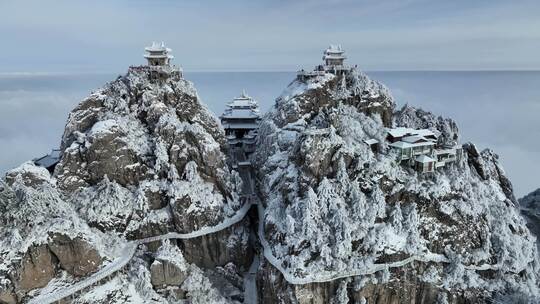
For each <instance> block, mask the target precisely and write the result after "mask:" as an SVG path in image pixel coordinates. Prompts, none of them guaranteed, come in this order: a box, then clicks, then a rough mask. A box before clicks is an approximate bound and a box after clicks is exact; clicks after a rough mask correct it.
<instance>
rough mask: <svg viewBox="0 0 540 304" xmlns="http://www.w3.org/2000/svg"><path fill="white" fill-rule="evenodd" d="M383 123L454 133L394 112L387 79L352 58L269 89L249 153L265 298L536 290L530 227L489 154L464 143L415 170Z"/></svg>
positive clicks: (452, 296) (379, 299) (420, 297)
mask: <svg viewBox="0 0 540 304" xmlns="http://www.w3.org/2000/svg"><path fill="white" fill-rule="evenodd" d="M358 88H363V89H358ZM392 123H393V124H394V126H405V127H413V128H430V129H432V130H433V131H435V132H437V133H438V134H440V135H441V136H440V137H439V138H440V141H441V144H452V143H456V142H457V140H458V138H459V133H458V128H457V125H456V124H455V122H453V121H452V120H449V119H444V118H441V117H436V116H434V115H433V114H431V113H429V112H425V111H423V110H419V109H414V108H412V107H404V108H403V109H401V110H400V111H397V112H394V102H393V100H392V98H391V96H390V94H389V93H388V91H387V90H386V89H385V88H384V87H383V86H382V85H379V84H377V83H376V82H374V81H372V80H369V78H367V77H366V76H365V75H363V74H360V73H357V72H355V71H352V72H351V73H349V74H347V75H346V76H334V75H331V74H326V76H318V77H316V78H312V79H310V80H308V81H307V82H303V83H302V82H299V81H295V82H293V83H292V84H291V85H290V86H289V87H288V88H287V89H286V90H285V92H284V93H283V95H282V96H281V97H280V98H278V99H277V101H276V105H275V106H274V108H273V109H271V111H270V113H268V114H267V115H266V116H265V119H264V121H263V122H262V124H261V129H260V136H259V147H260V148H259V150H258V152H257V155H256V157H255V160H256V164H257V167H258V168H257V169H258V172H259V180H260V184H259V186H260V190H261V193H262V201H263V202H264V204H265V205H266V210H265V213H264V218H263V219H261V220H262V221H264V234H265V238H266V240H267V241H268V245H269V247H270V248H269V252H270V254H271V255H272V256H274V257H275V261H274V263H265V264H264V265H263V266H262V270H261V273H260V275H259V278H258V279H259V282H260V285H261V288H262V290H263V292H264V291H268V293H269V295H264V298H263V300H264V302H265V303H272V302H273V300H272V299H276V298H279V299H286V300H283V302H285V303H296V302H298V303H347V302H353V301H356V302H358V303H434V302H436V301H439V303H478V302H489V301H491V300H492V299H493V298H495V297H500V296H501V295H502V294H505V295H508V296H512V297H514V296H516V295H518V296H521V295H527V296H528V297H529V298H530V299H536V300H537V299H538V296H539V293H538V291H539V290H538V275H537V273H536V271H537V269H538V259H537V251H536V247H535V246H534V237H533V236H532V235H531V234H530V232H529V230H528V229H527V228H526V226H525V221H524V220H523V218H522V217H521V216H520V214H519V210H518V209H517V208H516V206H515V198H514V195H513V192H512V186H511V183H510V182H509V181H508V179H507V178H506V176H505V174H504V171H503V170H502V168H501V166H500V165H499V163H498V157H497V155H496V154H495V153H493V152H492V151H490V150H486V151H482V152H478V150H477V149H476V147H475V146H474V145H473V144H468V145H466V147H465V152H464V155H463V157H462V158H461V160H460V161H459V162H457V163H455V164H452V165H449V166H447V167H445V168H441V169H438V170H437V171H436V172H435V173H433V174H429V175H422V174H418V173H416V172H415V171H413V170H410V169H408V168H406V167H404V166H400V165H398V164H396V163H395V161H394V157H395V156H394V155H393V153H392V152H391V151H390V150H389V149H388V147H387V144H386V143H385V138H384V134H385V127H387V126H390V125H391V124H392ZM367 139H377V140H378V141H379V142H380V143H381V147H380V153H375V152H373V151H372V150H371V149H370V147H369V146H368V145H366V144H365V143H364V140H367ZM274 266H277V267H278V268H279V270H277V269H275V267H274ZM341 277H344V278H341ZM290 282H294V283H296V284H295V285H292V284H290ZM276 285H277V286H276ZM536 300H532V301H536Z"/></svg>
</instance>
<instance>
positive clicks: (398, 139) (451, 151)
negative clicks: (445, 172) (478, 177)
mask: <svg viewBox="0 0 540 304" xmlns="http://www.w3.org/2000/svg"><path fill="white" fill-rule="evenodd" d="M438 137H439V135H438V134H437V133H436V132H434V131H432V130H429V129H418V130H417V129H411V128H402V127H400V128H394V129H388V130H387V137H386V139H387V140H388V141H389V142H390V144H389V146H390V148H392V149H393V150H395V151H396V161H398V162H399V163H401V164H405V165H408V166H410V167H412V168H415V169H416V170H417V171H418V172H421V173H428V172H433V171H435V169H437V168H441V167H444V166H446V165H447V164H449V163H453V162H456V161H457V160H459V159H460V158H461V155H462V149H461V147H460V146H453V147H446V146H439V145H438V143H437V141H438Z"/></svg>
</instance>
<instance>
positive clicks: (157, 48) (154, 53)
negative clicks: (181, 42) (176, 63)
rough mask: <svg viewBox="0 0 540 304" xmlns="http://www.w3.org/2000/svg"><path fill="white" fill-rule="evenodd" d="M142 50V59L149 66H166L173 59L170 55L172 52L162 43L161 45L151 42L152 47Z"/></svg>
mask: <svg viewBox="0 0 540 304" xmlns="http://www.w3.org/2000/svg"><path fill="white" fill-rule="evenodd" d="M144 50H145V51H146V54H145V55H144V58H146V60H148V65H149V66H167V65H169V64H170V62H171V60H172V59H173V58H174V56H173V55H171V54H170V53H171V51H172V50H171V49H170V48H167V47H165V43H164V42H161V44H159V43H157V42H152V46H148V47H146V48H144Z"/></svg>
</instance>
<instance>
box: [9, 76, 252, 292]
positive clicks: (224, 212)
mask: <svg viewBox="0 0 540 304" xmlns="http://www.w3.org/2000/svg"><path fill="white" fill-rule="evenodd" d="M61 151H62V157H61V160H60V163H59V164H58V165H57V166H56V169H55V171H54V173H53V174H50V173H49V172H48V171H47V170H46V169H44V168H40V167H37V166H35V165H34V164H33V163H31V162H28V163H25V164H23V165H21V166H20V167H18V168H16V169H14V170H12V171H10V172H8V173H7V175H6V177H5V180H3V181H0V211H1V213H0V223H1V226H0V287H1V288H0V303H4V302H5V303H17V302H20V301H23V300H27V299H29V298H31V297H33V296H34V295H36V294H38V293H39V289H40V288H43V287H45V289H44V290H43V291H42V294H43V292H52V291H53V290H54V289H55V288H61V287H62V284H70V283H71V284H72V283H73V282H75V281H80V280H84V279H85V278H87V277H89V276H90V275H91V274H92V273H95V272H96V271H98V270H99V269H103V268H104V267H105V266H106V265H108V264H110V263H113V261H115V259H116V260H118V259H117V258H118V257H121V256H122V255H123V254H124V253H123V252H122V249H123V248H127V247H126V244H127V243H128V242H129V241H130V240H137V239H142V238H147V237H152V236H157V235H163V234H167V233H170V232H176V233H180V234H182V235H189V234H190V233H191V232H195V231H205V227H221V226H223V227H229V225H228V224H227V223H228V222H229V219H235V220H234V222H235V223H236V222H238V220H237V219H236V218H237V217H238V214H239V212H240V213H242V214H245V213H246V211H247V207H245V206H244V201H243V200H242V199H241V197H240V194H239V191H238V190H239V189H241V186H242V183H241V179H240V177H239V175H238V173H237V172H236V171H234V170H231V169H230V168H229V167H228V165H227V162H226V157H227V148H226V146H225V140H224V132H223V130H222V128H221V126H220V123H219V121H218V120H217V119H216V117H215V116H214V115H213V114H212V113H210V112H209V110H208V109H207V108H206V107H205V106H204V105H202V103H201V102H200V100H199V98H198V96H197V92H196V91H195V89H194V87H193V85H192V84H191V83H190V82H189V81H187V80H185V79H184V78H183V77H182V74H181V72H180V71H178V70H175V69H174V68H168V67H167V68H155V67H148V66H140V67H131V68H130V69H129V70H128V73H127V74H126V75H124V76H120V77H118V78H117V79H116V80H114V81H112V82H110V83H108V84H106V85H105V86H104V87H103V88H101V89H99V90H97V91H96V92H94V93H92V94H91V95H90V96H89V97H88V98H86V99H84V100H83V101H82V102H81V103H80V104H79V105H78V106H77V107H76V108H75V109H74V110H73V111H72V112H71V113H70V115H69V118H68V121H67V124H66V128H65V132H64V135H63V137H62V143H61ZM242 208H243V209H242ZM242 210H243V211H242ZM242 217H243V216H242ZM224 224H227V225H224ZM247 226H248V222H247V220H242V221H240V222H238V223H236V224H234V225H232V226H231V227H229V228H226V229H223V230H221V231H218V232H217V233H214V234H209V235H206V234H204V235H203V236H200V237H197V238H194V239H187V240H178V241H174V245H175V246H176V247H177V245H178V246H181V247H183V248H185V257H186V259H188V260H189V262H193V261H196V262H197V263H199V264H200V265H204V266H207V267H208V269H210V270H212V269H213V268H214V267H216V266H219V265H224V264H226V263H230V262H234V263H236V264H238V267H242V265H243V264H242V261H243V260H244V259H246V258H247V257H250V251H249V250H250V249H249V248H248V246H247V245H246V243H247V241H246V240H247V238H248V236H249V230H248V229H247V228H246V227H247ZM148 246H149V247H148V249H147V251H148V252H151V251H152V250H155V249H156V248H157V247H156V246H157V245H156V244H153V245H152V244H149V245H148ZM207 251H209V252H207ZM148 252H144V251H143V252H141V253H139V254H137V255H136V256H135V259H147V257H146V255H147V253H148ZM239 261H240V262H239ZM249 262H250V261H246V262H245V263H246V264H247V265H249ZM145 263H146V264H147V263H148V260H145ZM134 264H136V261H131V262H130V264H129V265H128V268H130V269H132V270H130V271H128V274H127V277H126V275H125V274H123V275H120V274H119V276H118V277H116V276H113V281H112V283H111V284H108V285H107V286H104V287H102V288H105V289H107V288H109V289H107V290H109V291H110V292H112V293H113V294H114V293H117V292H120V294H122V293H123V294H124V295H126V296H129V297H138V296H140V295H137V294H140V293H141V292H143V290H144V288H147V287H145V286H142V285H141V286H138V285H137V284H147V285H148V284H150V283H148V282H145V281H144V280H143V281H144V282H142V283H141V282H140V280H138V279H137V276H140V277H141V278H144V277H145V276H147V275H148V273H151V272H152V271H151V269H150V268H149V267H150V265H146V264H144V263H143V264H144V265H143V266H145V265H146V266H148V267H146V266H145V267H146V268H145V269H142V270H140V269H138V268H136V267H138V266H137V265H134ZM236 264H233V265H235V267H236ZM141 265H142V264H141ZM134 267H135V268H136V269H134V270H133V268H134ZM141 267H142V266H141ZM171 267H172V266H171ZM190 267H191V266H190ZM193 267H196V266H193ZM210 270H209V271H210ZM205 271H206V270H204V269H203V270H201V269H199V268H193V270H192V271H191V275H188V276H187V279H186V281H185V282H184V281H182V282H179V283H178V284H177V285H178V286H177V287H178V288H180V290H182V294H180V295H175V297H176V298H178V299H181V298H184V299H185V298H186V297H187V298H190V299H191V301H193V303H196V302H199V303H204V302H205V301H206V300H205V299H210V298H216V299H218V298H223V297H222V296H220V295H219V294H218V295H215V296H213V295H211V294H210V295H208V294H206V293H207V292H209V290H211V288H209V287H208V286H210V285H211V284H210V283H209V282H208V278H206V275H205V274H204V272H205ZM241 271H243V270H241V269H238V272H241ZM130 273H131V274H133V273H135V274H136V275H137V276H135V277H133V275H130ZM115 282H117V283H118V284H119V285H118V284H117V285H114V284H115ZM126 282H128V283H129V282H131V283H129V284H132V285H129V284H128V283H126ZM124 283H125V284H127V285H125V284H124ZM182 283H183V284H184V286H185V288H184V289H182V286H181V285H182ZM133 284H134V285H133ZM197 284H202V285H200V286H199V287H197ZM205 284H206V285H205ZM207 285H208V286H207ZM205 286H206V287H205ZM113 287H114V288H117V287H118V288H120V289H118V290H116V291H115V290H112V291H111V290H110V288H113ZM207 287H208V288H207ZM130 288H131V289H130ZM150 288H152V285H150ZM198 288H199V289H200V290H199V289H198ZM131 291H135V293H132V294H130V295H128V293H130V292H131ZM100 292H101V293H100V294H101V296H103V295H106V294H107V293H104V292H105V290H103V291H100ZM162 296H163V294H162ZM205 296H206V297H210V298H204V297H205ZM96 297H98V295H92V294H90V295H88V296H82V297H81V299H80V301H79V302H81V303H97V302H101V303H115V302H116V301H114V300H107V297H104V298H103V299H99V300H98V298H96ZM201 297H202V298H201ZM113 298H114V297H113ZM198 298H200V300H197V299H198ZM90 299H92V300H90ZM143 299H147V300H148V299H152V296H150V297H146V298H144V297H143ZM118 301H120V300H118ZM144 301H146V300H144ZM224 301H225V300H224ZM227 301H228V300H227ZM154 302H156V303H157V302H159V303H162V302H163V301H161V300H155V301H154ZM173 302H174V301H173ZM163 303H165V302H163Z"/></svg>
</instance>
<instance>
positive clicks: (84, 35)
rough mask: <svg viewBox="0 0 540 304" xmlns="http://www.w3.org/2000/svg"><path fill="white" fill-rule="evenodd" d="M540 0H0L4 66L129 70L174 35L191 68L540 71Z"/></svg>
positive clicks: (180, 57)
mask: <svg viewBox="0 0 540 304" xmlns="http://www.w3.org/2000/svg"><path fill="white" fill-rule="evenodd" d="M539 16H540V1H502V0H491V1H482V0H477V1H468V0H467V1H464V0H454V1H434V0H400V1H365V0H361V1H358V0H355V1H353V0H304V1H285V0H277V1H276V0H273V1H252V0H241V1H172V0H170V1H165V0H130V1H127V0H125V1H120V0H118V1H104V0H94V1H84V2H83V1H73V0H58V1H42V0H34V1H25V0H13V1H11V0H2V1H0V37H1V39H2V42H1V44H0V45H1V46H2V50H1V54H2V56H0V73H10V72H74V71H76V72H79V71H88V72H123V71H125V67H126V66H128V65H130V64H137V63H142V62H143V58H142V57H141V55H142V53H143V47H144V46H145V45H147V44H150V42H151V41H152V40H158V41H161V40H164V41H165V42H166V43H167V44H168V45H169V46H170V47H172V48H173V51H174V55H175V56H176V59H175V62H176V63H177V64H180V65H182V66H183V67H184V68H185V69H186V70H192V71H193V70H198V71H201V70H204V71H209V70H211V71H215V70H259V71H260V70H296V69H298V68H299V67H311V66H313V65H315V64H318V63H319V61H320V60H321V58H320V57H321V52H322V49H323V48H325V47H326V46H327V45H328V44H330V43H341V44H342V45H343V47H344V48H345V49H346V50H347V54H348V56H349V58H350V61H351V62H352V63H355V64H358V65H359V66H361V67H362V68H363V69H366V70H418V69H420V70H477V69H482V70H486V69H488V70H492V69H514V70H520V69H529V70H530V69H540V56H539V55H538V54H539V52H538V50H540V18H539Z"/></svg>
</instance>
